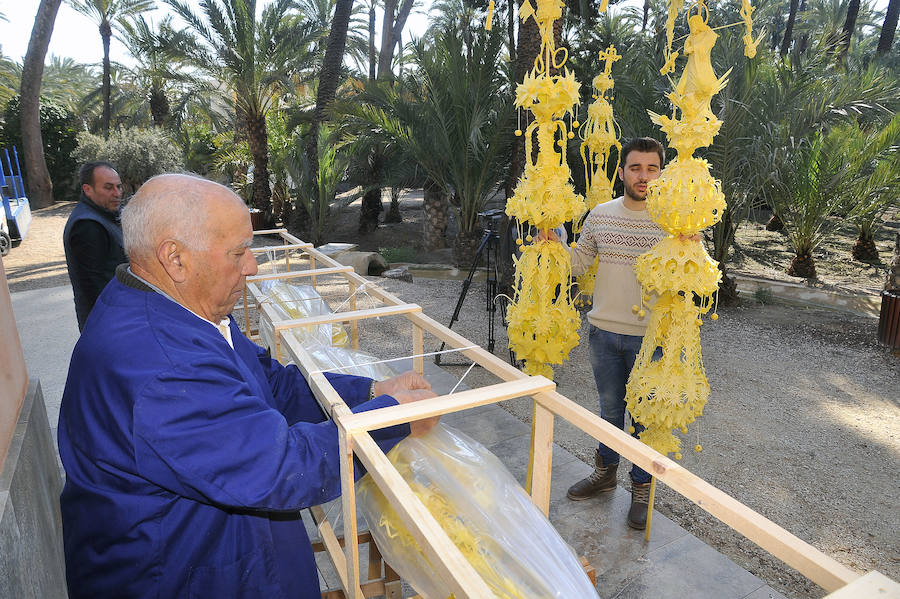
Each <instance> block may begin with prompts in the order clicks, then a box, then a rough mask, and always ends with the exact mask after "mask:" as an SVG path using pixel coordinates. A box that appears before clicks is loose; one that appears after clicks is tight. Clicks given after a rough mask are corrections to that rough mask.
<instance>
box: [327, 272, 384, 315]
mask: <svg viewBox="0 0 900 599" xmlns="http://www.w3.org/2000/svg"><path fill="white" fill-rule="evenodd" d="M374 284H375V283H374V282H373V281H366V282H365V283H363V284H362V285H360V286H359V287H357V288H356V289H355V290H354V291H353V293H351V294H350V296H349V297H348V298H347V299H345V300H344V301H343V302H341V303H340V305H339V306H338V307H337V308H335V309H334V312H335V313H337V312H340V311H341V308H343V307H344V305H345V304H346V303H347V302H349V301H350V300H351V299H353V297H354V296H356V294H357V293H359V292H360V291H363V290H364V289H365V288H366V287H367V286H369V285H374ZM366 296H367V297H372V296H371V295H369V292H368V291H367V292H366ZM376 320H377V318H376Z"/></svg>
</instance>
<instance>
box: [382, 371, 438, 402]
mask: <svg viewBox="0 0 900 599" xmlns="http://www.w3.org/2000/svg"><path fill="white" fill-rule="evenodd" d="M414 389H426V390H428V391H430V390H431V383H429V382H428V381H427V380H425V377H424V376H422V375H421V374H419V373H418V372H416V371H414V370H408V371H407V372H404V373H403V374H398V375H397V376H392V377H391V378H389V379H387V380H384V381H378V382H377V383H375V397H378V396H379V395H390V396H394V397H395V395H394V394H395V393H396V392H397V391H411V390H414Z"/></svg>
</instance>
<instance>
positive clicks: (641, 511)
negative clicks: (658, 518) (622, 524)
mask: <svg viewBox="0 0 900 599" xmlns="http://www.w3.org/2000/svg"><path fill="white" fill-rule="evenodd" d="M649 506H650V483H636V482H634V481H631V509H629V510H628V526H630V527H631V528H636V529H638V530H644V529H645V528H647V508H648V507H649Z"/></svg>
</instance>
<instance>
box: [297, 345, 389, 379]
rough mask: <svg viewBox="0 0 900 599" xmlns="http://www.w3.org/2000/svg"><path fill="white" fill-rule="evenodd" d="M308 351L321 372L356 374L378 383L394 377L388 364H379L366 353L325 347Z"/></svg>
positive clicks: (373, 357) (319, 346)
mask: <svg viewBox="0 0 900 599" xmlns="http://www.w3.org/2000/svg"><path fill="white" fill-rule="evenodd" d="M308 349H309V354H310V355H311V356H312V359H313V360H315V362H316V365H317V366H318V367H319V370H325V371H329V372H336V373H338V374H355V375H356V376H365V377H369V378H370V379H375V380H376V381H383V380H385V379H389V378H391V377H392V376H394V371H393V370H391V369H390V367H389V366H388V365H387V364H385V363H384V362H378V358H376V357H375V356H371V355H369V354H367V353H365V352H361V351H356V350H352V349H347V348H345V347H332V346H325V345H317V346H315V347H310V348H308ZM376 362H378V363H376Z"/></svg>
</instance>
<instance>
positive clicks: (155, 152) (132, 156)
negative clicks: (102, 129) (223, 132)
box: [75, 129, 183, 195]
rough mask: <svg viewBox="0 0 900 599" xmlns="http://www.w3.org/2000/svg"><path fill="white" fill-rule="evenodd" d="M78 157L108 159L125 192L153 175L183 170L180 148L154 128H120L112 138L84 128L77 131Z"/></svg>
mask: <svg viewBox="0 0 900 599" xmlns="http://www.w3.org/2000/svg"><path fill="white" fill-rule="evenodd" d="M75 159H76V160H78V162H79V163H84V162H92V161H94V160H106V161H108V162H111V163H112V164H113V165H115V167H116V171H117V172H118V173H119V177H121V178H122V185H123V186H124V187H125V195H131V194H133V193H134V192H135V191H137V188H138V187H140V186H141V185H142V184H143V183H144V181H146V180H147V179H149V178H150V177H152V176H154V175H159V174H161V173H169V172H179V171H182V170H183V162H182V157H181V151H180V150H179V149H178V148H177V147H176V146H175V144H174V143H172V141H171V140H170V139H169V138H168V137H167V136H166V134H165V133H162V132H160V131H157V130H155V129H121V130H119V131H115V132H113V133H110V135H109V139H103V138H102V137H101V136H99V135H94V134H92V133H87V132H82V133H79V134H78V148H77V149H76V150H75Z"/></svg>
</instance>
